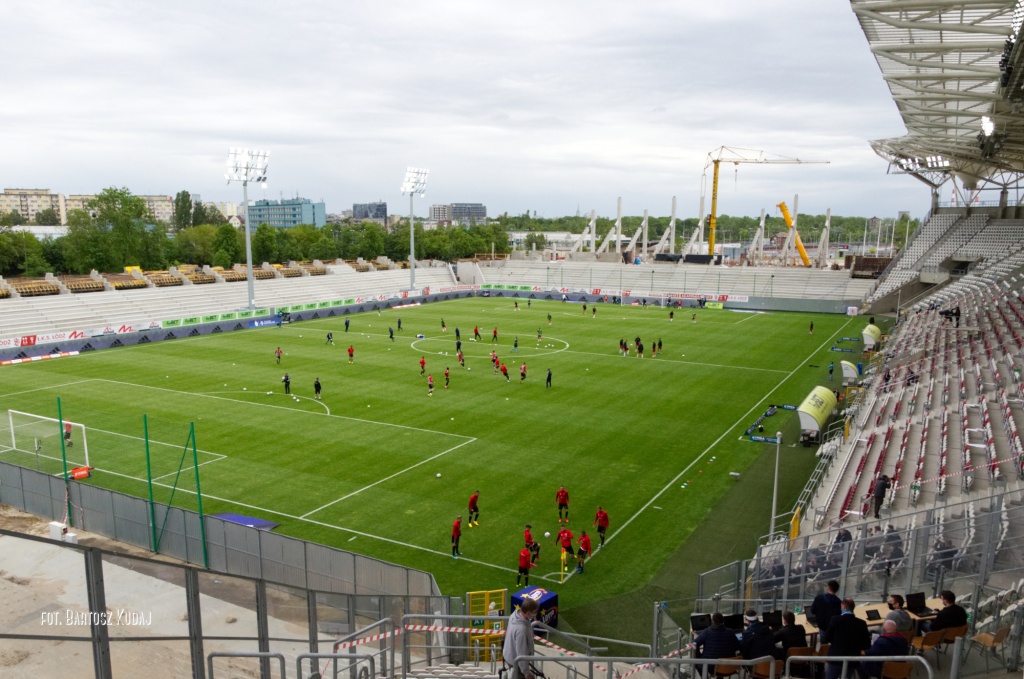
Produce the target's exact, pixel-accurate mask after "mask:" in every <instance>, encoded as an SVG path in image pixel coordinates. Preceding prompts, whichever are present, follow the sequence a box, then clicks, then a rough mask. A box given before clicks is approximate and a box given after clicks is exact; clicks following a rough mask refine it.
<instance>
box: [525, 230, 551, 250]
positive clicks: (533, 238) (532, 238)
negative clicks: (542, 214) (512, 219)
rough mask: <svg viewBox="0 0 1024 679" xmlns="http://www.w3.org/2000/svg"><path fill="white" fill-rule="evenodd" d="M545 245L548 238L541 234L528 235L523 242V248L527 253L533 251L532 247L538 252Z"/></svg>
mask: <svg viewBox="0 0 1024 679" xmlns="http://www.w3.org/2000/svg"><path fill="white" fill-rule="evenodd" d="M547 245H548V238H547V236H545V235H544V234H543V233H528V234H526V238H525V239H524V240H523V248H524V249H525V250H527V251H530V250H533V248H534V246H536V248H537V249H538V250H543V249H544V248H546V247H547Z"/></svg>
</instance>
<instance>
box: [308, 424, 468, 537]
mask: <svg viewBox="0 0 1024 679" xmlns="http://www.w3.org/2000/svg"><path fill="white" fill-rule="evenodd" d="M474 441H476V439H475V438H474V439H470V440H469V441H463V442H462V443H460V444H459V445H457V446H452V447H451V448H449V449H448V450H443V451H441V452H440V453H438V454H437V455H434V456H432V457H428V458H426V459H424V460H421V461H419V462H417V463H416V464H414V465H411V466H409V467H406V468H405V469H401V470H399V471H397V472H395V473H394V474H392V475H391V476H385V477H384V478H383V479H380V480H378V481H374V482H373V483H371V484H370V485H368V486H363V487H362V488H360V489H359V490H354V491H352V492H351V493H349V494H348V495H345V496H343V497H339V498H338V499H337V500H332V501H331V502H328V503H327V504H325V505H324V506H323V507H317V508H316V509H314V510H313V511H311V512H306V513H305V514H303V515H302V516H301V517H300V518H303V519H304V518H306V517H307V516H309V515H310V514H316V513H317V512H319V511H320V510H321V509H327V508H328V507H330V506H331V505H335V504H337V503H339V502H341V501H342V500H347V499H349V498H350V497H352V496H354V495H359V493H362V492H363V491H364V490H369V489H370V488H373V487H374V486H377V485H380V484H382V483H384V482H385V481H390V480H391V479H393V478H395V477H396V476H400V475H402V474H404V473H406V472H407V471H410V470H413V469H416V467H419V466H421V465H425V464H426V463H428V462H430V461H431V460H436V459H437V458H439V457H441V456H442V455H447V454H448V453H450V452H452V451H453V450H458V449H459V448H461V447H462V446H465V445H468V444H470V443H473V442H474Z"/></svg>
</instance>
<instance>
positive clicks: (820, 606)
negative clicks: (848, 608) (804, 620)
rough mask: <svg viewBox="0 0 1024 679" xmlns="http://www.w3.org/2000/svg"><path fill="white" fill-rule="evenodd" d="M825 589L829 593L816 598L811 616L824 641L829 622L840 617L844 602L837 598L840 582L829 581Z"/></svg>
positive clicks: (812, 604)
mask: <svg viewBox="0 0 1024 679" xmlns="http://www.w3.org/2000/svg"><path fill="white" fill-rule="evenodd" d="M825 587H826V588H827V591H826V592H824V593H822V594H819V595H818V596H816V597H814V601H813V602H812V603H811V615H813V616H814V620H813V621H812V622H813V623H814V624H815V625H817V626H818V629H819V630H820V635H821V639H822V641H824V639H825V631H826V630H827V629H828V624H829V621H831V620H832V618H833V617H835V616H838V615H839V611H840V609H841V608H842V602H841V601H840V600H839V597H838V596H836V592H838V591H839V581H838V580H829V581H828V584H826V585H825Z"/></svg>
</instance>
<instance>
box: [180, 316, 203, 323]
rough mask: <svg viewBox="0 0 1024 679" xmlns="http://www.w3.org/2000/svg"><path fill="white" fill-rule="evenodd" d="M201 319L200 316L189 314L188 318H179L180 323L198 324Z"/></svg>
mask: <svg viewBox="0 0 1024 679" xmlns="http://www.w3.org/2000/svg"><path fill="white" fill-rule="evenodd" d="M202 321H203V319H202V317H201V316H189V317H188V318H183V319H181V324H182V325H198V324H199V323H202Z"/></svg>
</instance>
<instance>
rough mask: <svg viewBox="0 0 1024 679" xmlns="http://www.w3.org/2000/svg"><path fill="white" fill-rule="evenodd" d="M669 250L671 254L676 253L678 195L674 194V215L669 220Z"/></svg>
mask: <svg viewBox="0 0 1024 679" xmlns="http://www.w3.org/2000/svg"><path fill="white" fill-rule="evenodd" d="M668 231H669V241H668V251H669V254H673V255H674V254H676V197H675V196H672V217H671V218H670V219H669V220H668Z"/></svg>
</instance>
